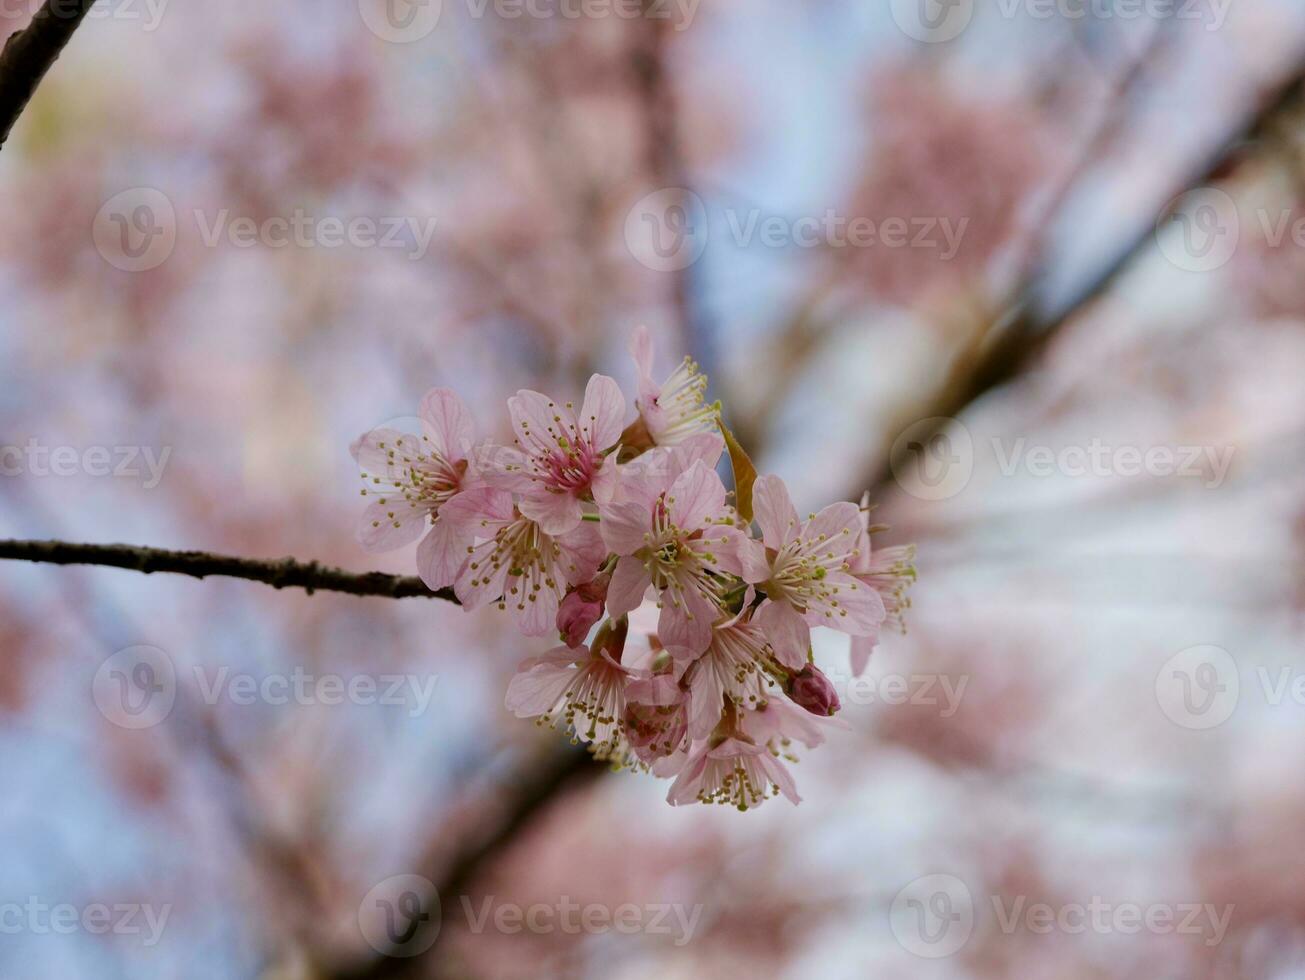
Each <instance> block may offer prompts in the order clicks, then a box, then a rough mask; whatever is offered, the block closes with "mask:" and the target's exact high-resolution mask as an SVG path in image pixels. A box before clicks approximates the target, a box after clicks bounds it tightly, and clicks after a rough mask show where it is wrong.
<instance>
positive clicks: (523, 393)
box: [508, 388, 575, 456]
mask: <svg viewBox="0 0 1305 980" xmlns="http://www.w3.org/2000/svg"><path fill="white" fill-rule="evenodd" d="M508 414H509V415H511V416H512V430H513V431H514V432H516V434H517V438H518V439H519V440H520V441H521V448H522V449H524V450H525V451H526V452H527V453H529V454H530V455H532V456H534V455H537V454H541V453H552V452H555V451H556V450H557V449H558V448H559V446H560V440H561V439H563V438H565V439H566V440H567V442H568V443H570V442H571V441H573V440H574V437H575V413H574V412H572V411H571V410H570V409H569V408H567V407H566V406H565V405H559V404H558V403H557V402H555V401H553V399H551V398H549V397H548V396H547V395H541V394H540V393H539V392H537V391H531V390H530V389H528V388H523V389H521V390H520V391H518V392H517V393H516V394H515V395H513V396H512V397H511V398H509V399H508Z"/></svg>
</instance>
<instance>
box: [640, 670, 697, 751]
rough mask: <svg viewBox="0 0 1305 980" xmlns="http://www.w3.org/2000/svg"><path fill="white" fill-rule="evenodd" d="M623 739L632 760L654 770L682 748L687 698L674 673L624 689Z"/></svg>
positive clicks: (685, 729) (686, 727) (684, 735)
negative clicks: (632, 755) (624, 736)
mask: <svg viewBox="0 0 1305 980" xmlns="http://www.w3.org/2000/svg"><path fill="white" fill-rule="evenodd" d="M625 693H626V699H627V701H626V706H625V729H626V738H627V739H628V741H629V745H630V749H631V751H632V752H633V753H634V755H635V757H636V758H637V759H638V760H639V761H640V762H642V763H644V764H645V765H651V766H654V771H658V770H657V769H656V767H658V766H659V765H661V764H662V763H664V762H665V761H666V760H667V759H669V758H670V757H671V756H673V755H675V754H676V753H677V752H679V751H680V750H681V748H682V747H683V746H684V744H685V741H686V738H687V736H688V732H689V721H688V711H687V706H688V699H687V694H686V692H685V691H684V690H683V689H682V688H681V687H680V685H679V684H678V683H677V681H676V678H675V676H674V675H673V674H669V673H666V674H658V675H654V676H650V677H645V678H642V679H639V680H635V681H631V682H630V684H629V685H628V686H627V688H626V692H625Z"/></svg>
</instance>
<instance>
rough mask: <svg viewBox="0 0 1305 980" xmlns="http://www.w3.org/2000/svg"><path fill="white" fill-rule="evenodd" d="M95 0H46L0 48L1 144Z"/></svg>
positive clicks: (1, 144) (2, 144) (0, 144)
mask: <svg viewBox="0 0 1305 980" xmlns="http://www.w3.org/2000/svg"><path fill="white" fill-rule="evenodd" d="M94 2H95V0H45V3H43V4H42V5H41V9H40V10H38V11H37V12H36V15H35V16H34V17H33V18H32V22H31V23H30V24H28V25H27V26H26V27H25V28H23V29H22V30H21V31H18V32H17V33H16V34H12V35H10V37H9V40H8V41H6V42H5V46H4V50H3V51H0V146H4V143H5V140H7V139H8V138H9V131H10V130H11V129H13V126H14V123H15V122H17V121H18V117H19V116H20V115H22V112H23V110H24V109H25V108H27V103H28V102H29V101H31V98H32V94H33V93H34V92H35V91H36V86H38V85H39V84H41V79H42V78H44V77H45V73H46V72H47V71H49V70H50V66H51V65H53V64H54V62H55V59H56V58H58V57H59V52H61V51H62V50H63V48H64V45H66V44H67V43H68V39H69V38H71V37H72V36H73V31H75V30H77V25H78V24H80V23H81V22H82V18H83V17H85V16H86V13H87V11H89V10H90V9H91V5H92V4H93V3H94Z"/></svg>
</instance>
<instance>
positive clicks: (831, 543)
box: [802, 501, 861, 559]
mask: <svg viewBox="0 0 1305 980" xmlns="http://www.w3.org/2000/svg"><path fill="white" fill-rule="evenodd" d="M860 540H861V510H860V508H858V507H857V506H856V504H850V503H847V502H846V501H844V502H841V503H837V504H830V505H829V506H828V507H826V508H825V509H824V510H822V511H821V512H820V513H818V514H817V515H816V516H815V517H813V518H811V520H809V521H807V525H806V527H804V528H803V529H802V547H803V550H804V551H806V552H808V553H810V554H813V555H819V557H820V558H821V559H826V558H828V557H829V556H830V554H831V553H832V554H833V556H835V557H844V556H847V555H850V554H851V553H852V550H853V549H854V548H856V546H857V543H858V542H859V541H860Z"/></svg>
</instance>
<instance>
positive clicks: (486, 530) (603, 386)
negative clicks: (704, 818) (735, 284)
mask: <svg viewBox="0 0 1305 980" xmlns="http://www.w3.org/2000/svg"><path fill="white" fill-rule="evenodd" d="M634 353H635V359H636V362H637V363H638V365H639V374H640V388H639V398H638V400H637V405H638V409H639V419H638V421H636V422H635V423H634V424H633V425H631V426H629V427H628V428H626V429H622V428H621V426H622V422H623V418H622V417H623V415H624V414H625V405H626V402H625V398H624V396H623V395H622V394H621V392H620V390H619V389H618V388H617V387H616V383H615V382H614V381H612V379H610V378H607V377H605V376H603V375H594V376H593V377H592V378H591V379H590V381H589V384H588V386H587V388H586V391H585V397H584V400H583V402H582V404H581V407H580V409H579V411H578V412H577V411H576V409H575V408H574V406H573V404H572V403H570V402H565V403H560V404H559V403H558V402H555V401H552V400H551V399H549V398H547V397H546V396H544V395H541V394H539V393H538V392H535V391H528V390H522V391H518V392H517V394H516V395H515V396H513V397H512V398H511V399H509V401H508V407H509V412H510V415H511V421H512V426H513V428H514V430H515V432H516V440H515V445H514V446H510V447H508V446H491V445H483V444H482V445H480V446H473V445H472V438H473V435H472V426H471V421H470V418H469V417H468V415H467V413H466V410H465V409H464V408H463V406H462V403H461V402H460V401H459V400H458V399H457V396H456V395H454V394H453V393H452V392H450V391H447V390H444V389H436V390H434V391H432V392H431V393H430V394H429V395H428V396H427V397H426V399H425V401H424V402H423V403H422V425H423V430H424V432H423V435H421V436H410V435H404V434H403V433H399V432H395V431H391V430H377V431H376V432H373V433H370V434H369V435H367V436H364V437H363V438H362V439H360V440H358V441H357V442H356V443H354V445H353V453H354V456H355V458H357V460H358V462H359V465H360V466H361V467H362V468H363V471H364V478H365V479H367V481H368V487H367V489H366V490H364V493H365V494H368V495H371V496H373V497H374V498H375V499H374V500H373V501H372V503H371V504H370V506H369V507H368V510H367V514H366V517H365V519H364V522H363V526H362V528H361V530H360V538H361V539H362V541H363V543H364V544H365V545H366V546H367V547H369V548H372V549H380V548H394V547H401V546H403V545H406V544H411V543H413V542H414V541H416V540H417V539H418V538H421V543H420V545H419V546H418V548H417V564H418V571H419V572H420V573H421V576H422V578H423V579H424V580H425V581H426V583H427V584H428V585H430V586H431V587H432V588H444V587H447V586H448V585H452V586H453V590H454V592H455V594H456V596H457V598H458V600H459V601H460V602H461V603H462V605H463V606H465V607H466V608H467V609H477V608H480V607H483V606H486V605H489V604H491V603H492V604H495V605H497V606H498V607H499V609H501V610H505V611H506V610H511V612H512V615H513V618H514V619H515V620H516V625H517V628H518V629H519V630H520V632H521V633H523V634H524V635H526V636H542V635H544V634H546V633H548V632H549V631H550V630H551V629H556V630H557V631H558V633H559V634H560V636H561V638H562V640H563V641H564V643H565V644H566V645H565V646H559V647H555V648H554V649H552V650H549V651H548V652H547V653H545V654H543V655H542V656H534V657H527V658H525V659H524V660H523V661H522V662H521V665H520V667H519V668H518V670H517V673H516V674H515V675H514V677H513V678H512V680H511V682H510V683H509V685H508V690H507V696H506V704H507V707H508V709H509V710H511V711H512V712H513V713H515V714H516V715H517V716H518V717H522V718H536V719H538V720H539V722H540V723H541V724H544V723H551V724H552V725H553V726H554V727H557V728H560V729H563V730H565V731H567V732H569V733H571V734H572V736H573V737H574V738H575V739H576V740H578V741H582V742H585V743H587V744H588V746H589V749H590V751H591V752H592V753H593V754H594V755H595V756H596V757H598V758H600V759H604V760H609V761H611V762H613V763H614V764H616V765H618V766H620V765H629V766H632V767H634V768H637V769H639V770H642V771H646V772H650V773H651V774H652V775H653V776H656V777H658V778H668V779H673V780H674V782H673V784H672V785H671V788H670V792H669V794H668V795H667V800H668V801H669V802H670V803H671V804H673V805H679V804H685V803H694V802H702V803H728V804H731V805H733V806H736V807H738V808H739V809H742V810H746V809H749V808H750V807H754V806H757V805H759V804H761V803H762V802H764V801H765V800H766V799H768V798H770V797H771V796H780V795H782V796H785V797H787V798H788V799H789V800H790V801H792V802H793V803H798V802H799V801H800V798H799V796H798V794H797V789H796V787H795V785H794V782H793V777H792V775H791V773H790V772H789V769H788V767H787V765H786V763H787V762H794V763H795V762H797V759H796V757H795V755H794V751H795V746H797V745H805V746H807V747H808V748H813V747H815V746H817V745H819V744H821V743H822V742H823V741H825V739H826V737H827V734H828V732H829V731H830V729H832V728H834V727H841V728H844V729H846V728H847V727H848V726H847V725H846V723H844V722H842V721H841V720H840V719H838V718H836V717H833V713H834V712H836V711H837V710H838V709H839V707H840V705H839V700H838V694H837V692H836V691H835V690H834V687H833V685H832V684H831V683H830V681H829V679H828V678H827V677H826V676H825V675H824V674H823V673H822V672H821V671H820V670H819V669H818V668H816V667H815V666H814V664H812V663H811V662H810V657H809V650H810V637H811V628H812V627H816V626H827V627H832V628H833V629H836V630H840V631H842V632H844V633H848V634H851V636H852V637H853V646H852V662H853V667H854V669H855V670H856V671H857V672H859V671H861V670H862V669H864V667H865V663H866V660H867V659H868V657H869V653H870V650H871V649H873V646H874V644H875V643H876V642H877V641H878V637H879V630H880V627H881V626H882V625H883V624H884V623H889V624H891V625H900V616H901V613H902V611H903V610H904V609H905V608H906V607H907V606H908V605H909V602H908V601H907V599H906V595H905V593H906V587H907V585H908V584H909V583H910V581H911V580H912V579H913V578H914V575H915V570H914V568H913V567H912V566H911V560H912V558H913V556H914V552H913V550H912V549H909V548H884V549H877V550H872V547H871V535H872V533H874V532H875V531H877V530H879V529H878V528H872V527H871V526H870V524H869V519H868V516H867V515H868V512H869V508H868V506H867V504H866V502H865V501H863V502H862V506H861V507H860V508H858V507H856V506H855V505H853V504H850V503H838V504H832V505H830V506H829V507H826V508H824V509H823V510H821V511H820V512H819V513H816V514H812V515H810V516H809V517H808V519H807V520H806V521H802V520H799V518H798V515H797V511H796V510H795V509H794V507H793V503H792V501H791V499H790V497H789V493H788V490H787V488H786V487H785V485H784V483H783V482H782V481H781V480H780V479H779V478H778V477H774V476H767V477H762V478H760V479H757V480H755V481H754V483H753V486H752V494H751V497H752V500H753V504H754V509H755V516H756V524H757V526H758V527H759V528H760V534H761V537H760V538H759V539H756V538H753V537H752V533H753V532H752V526H751V522H750V521H749V520H746V519H745V518H744V517H743V516H741V515H740V513H739V511H738V510H737V509H736V508H735V507H734V506H732V505H731V504H730V503H729V495H728V494H727V493H726V491H725V485H724V483H722V481H721V478H720V476H718V475H717V472H716V467H717V466H718V465H720V464H721V462H722V459H723V456H724V453H725V433H724V431H723V429H721V427H720V424H719V417H718V406H715V405H712V406H707V405H705V404H704V392H705V390H706V385H707V381H706V378H704V377H703V376H702V375H701V374H699V373H698V371H697V367H696V365H694V364H693V363H692V362H691V361H689V360H687V359H686V360H685V363H684V364H683V365H682V366H681V368H680V369H679V370H677V371H676V372H675V373H674V374H672V375H671V377H670V378H669V379H667V381H666V382H665V384H663V385H657V384H655V383H654V382H653V380H652V377H651V373H650V372H651V363H652V350H651V345H650V342H649V340H648V336H647V333H646V331H642V330H641V331H639V332H638V333H637V334H636V336H635V342H634ZM736 457H738V454H737V453H736V452H733V450H732V451H731V466H732V467H736V470H735V472H736V478H737V479H740V480H743V479H744V476H743V474H748V475H750V474H751V467H750V466H746V467H744V466H737V460H736ZM740 470H741V471H742V473H740V472H739V471H740ZM745 491H746V484H743V485H741V486H740V487H739V495H740V498H741V499H747V497H746V492H745ZM423 532H425V533H424V536H423ZM605 617H606V618H605ZM595 626H596V627H597V629H596V631H595ZM591 633H592V634H593V636H592V640H591V641H590V643H589V644H588V646H587V647H586V646H583V645H582V644H584V641H585V640H586V638H587V637H589V636H590V634H591ZM627 639H629V640H630V642H629V644H628V647H627Z"/></svg>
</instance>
